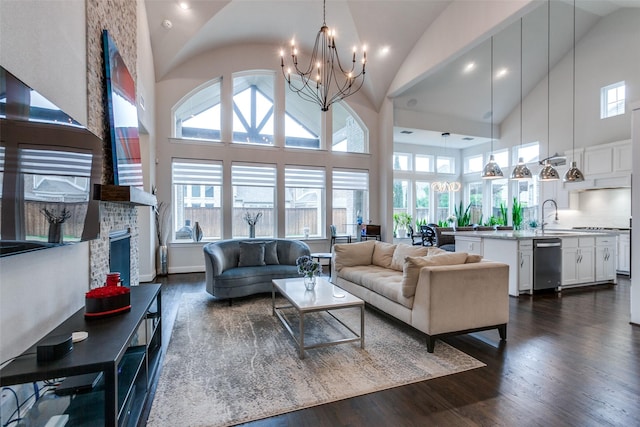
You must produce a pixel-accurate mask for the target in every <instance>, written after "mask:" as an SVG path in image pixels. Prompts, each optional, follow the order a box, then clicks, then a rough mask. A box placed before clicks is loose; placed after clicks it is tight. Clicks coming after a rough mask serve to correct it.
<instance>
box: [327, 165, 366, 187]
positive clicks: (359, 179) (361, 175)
mask: <svg viewBox="0 0 640 427" xmlns="http://www.w3.org/2000/svg"><path fill="white" fill-rule="evenodd" d="M333 189H334V190H365V191H367V190H369V173H368V172H350V171H339V170H334V171H333Z"/></svg>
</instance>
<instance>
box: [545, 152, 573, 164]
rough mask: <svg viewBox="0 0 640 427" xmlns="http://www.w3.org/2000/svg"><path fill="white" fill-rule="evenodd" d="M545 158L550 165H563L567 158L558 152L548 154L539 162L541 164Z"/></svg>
mask: <svg viewBox="0 0 640 427" xmlns="http://www.w3.org/2000/svg"><path fill="white" fill-rule="evenodd" d="M547 160H549V163H551V166H564V165H566V164H567V158H566V157H565V156H561V155H559V154H558V153H556V154H554V155H553V156H549V157H547V158H546V159H542V160H540V162H539V163H540V164H541V165H543V164H544V162H546V161H547Z"/></svg>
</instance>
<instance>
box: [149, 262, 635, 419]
mask: <svg viewBox="0 0 640 427" xmlns="http://www.w3.org/2000/svg"><path fill="white" fill-rule="evenodd" d="M159 281H160V282H161V283H163V284H164V286H163V322H164V324H163V328H164V331H163V337H164V338H165V339H164V343H165V345H166V343H168V342H169V336H170V332H171V329H172V327H173V321H174V319H175V314H176V310H177V303H178V301H179V298H180V297H181V295H182V294H183V293H188V292H198V293H202V297H203V298H208V294H207V293H206V292H205V291H204V274H177V275H170V276H168V277H166V278H162V279H160V280H159ZM629 289H630V281H629V280H628V279H627V278H625V277H624V276H620V277H619V284H618V285H615V286H614V285H599V286H593V287H588V288H580V289H572V290H564V291H562V293H560V294H545V295H535V296H533V297H530V296H522V297H520V298H510V321H509V327H508V340H507V342H506V343H503V344H502V345H501V344H500V341H499V338H498V332H497V331H495V330H494V331H487V332H481V333H476V334H472V335H466V336H460V337H453V338H448V339H446V342H448V343H449V344H451V345H453V346H454V347H456V348H458V349H459V350H461V351H464V352H465V353H467V354H470V355H471V356H473V357H475V358H476V359H478V360H480V361H482V362H484V363H486V364H487V366H486V367H484V368H480V369H474V370H472V371H468V372H463V373H460V374H455V375H450V376H446V377H442V378H436V379H433V380H430V381H425V382H421V383H417V384H412V385H408V386H403V387H398V388H394V389H391V390H387V391H382V392H378V393H372V394H369V395H365V396H360V397H356V398H352V399H347V400H343V401H339V402H335V403H331V404H327V405H322V406H318V407H315V408H310V409H305V410H301V411H297V412H292V413H289V414H285V415H281V416H278V417H273V418H268V419H265V420H261V421H256V422H253V423H249V424H246V425H248V426H260V427H266V426H268V427H273V426H332V427H333V426H427V425H428V426H477V425H480V426H501V425H504V426H581V427H582V426H640V327H639V326H634V325H631V324H630V323H629ZM292 351H294V349H293V347H292ZM425 351H426V347H425Z"/></svg>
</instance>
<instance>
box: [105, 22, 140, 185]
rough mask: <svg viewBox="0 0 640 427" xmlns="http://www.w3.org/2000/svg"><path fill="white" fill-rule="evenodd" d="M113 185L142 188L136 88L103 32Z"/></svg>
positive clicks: (117, 53)
mask: <svg viewBox="0 0 640 427" xmlns="http://www.w3.org/2000/svg"><path fill="white" fill-rule="evenodd" d="M102 44H103V49H104V66H105V73H106V79H105V80H106V85H107V88H106V89H107V104H108V105H107V112H108V115H109V125H110V126H109V136H110V139H111V152H112V157H113V180H114V184H115V185H128V186H131V187H139V188H142V186H143V181H142V159H141V156H140V138H139V133H138V108H137V106H136V86H135V82H134V81H133V78H132V77H131V74H130V73H129V70H128V69H127V66H126V65H125V63H124V61H123V60H122V57H121V56H120V53H119V52H118V48H117V47H116V45H115V43H114V42H113V40H112V39H111V37H110V36H109V32H108V31H107V30H103V31H102Z"/></svg>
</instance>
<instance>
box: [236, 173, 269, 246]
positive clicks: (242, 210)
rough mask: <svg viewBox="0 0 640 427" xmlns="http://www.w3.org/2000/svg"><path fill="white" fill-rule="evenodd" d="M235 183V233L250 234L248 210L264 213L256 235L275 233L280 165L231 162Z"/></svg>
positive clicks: (252, 212)
mask: <svg viewBox="0 0 640 427" xmlns="http://www.w3.org/2000/svg"><path fill="white" fill-rule="evenodd" d="M231 185H232V186H233V212H232V214H233V217H232V219H231V233H232V235H233V237H234V238H237V237H248V236H249V226H248V224H247V222H246V221H245V220H244V217H245V215H246V214H249V215H250V216H251V217H255V216H256V215H257V214H259V213H260V214H262V216H261V218H260V220H259V221H258V223H257V224H256V228H255V232H256V237H274V236H275V230H276V215H275V195H276V168H275V166H271V165H259V166H258V165H243V164H233V165H231Z"/></svg>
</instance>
